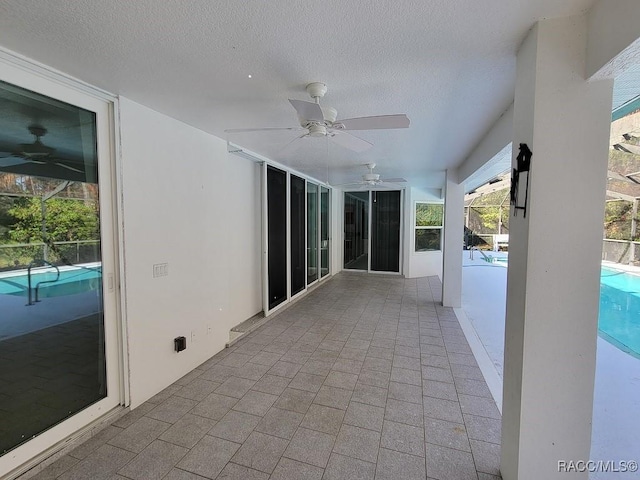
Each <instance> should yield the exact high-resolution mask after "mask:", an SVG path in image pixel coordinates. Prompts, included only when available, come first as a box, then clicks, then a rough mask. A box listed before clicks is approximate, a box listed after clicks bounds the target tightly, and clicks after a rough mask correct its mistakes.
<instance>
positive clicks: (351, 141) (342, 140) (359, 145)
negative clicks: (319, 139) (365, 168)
mask: <svg viewBox="0 0 640 480" xmlns="http://www.w3.org/2000/svg"><path fill="white" fill-rule="evenodd" d="M330 138H331V140H333V141H334V142H335V143H337V144H338V145H340V146H341V147H344V148H347V149H349V150H352V151H354V152H356V153H360V152H364V151H365V150H369V149H370V148H371V147H373V144H372V143H369V142H367V141H366V140H363V139H361V138H358V137H356V136H355V135H351V134H350V133H347V132H334V133H333V134H332V135H331V137H330Z"/></svg>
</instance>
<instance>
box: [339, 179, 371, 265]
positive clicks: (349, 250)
mask: <svg viewBox="0 0 640 480" xmlns="http://www.w3.org/2000/svg"><path fill="white" fill-rule="evenodd" d="M344 268H346V269H349V270H368V269H369V192H345V194H344Z"/></svg>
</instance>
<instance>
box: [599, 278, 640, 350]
mask: <svg viewBox="0 0 640 480" xmlns="http://www.w3.org/2000/svg"><path fill="white" fill-rule="evenodd" d="M598 329H599V330H600V333H601V334H602V337H603V338H605V339H606V340H609V341H610V342H611V343H613V344H614V345H616V346H617V347H618V348H620V349H621V350H624V351H625V352H627V353H630V354H632V355H634V356H640V276H638V275H633V274H630V273H627V272H622V271H620V270H615V269H612V268H608V267H602V271H601V273H600V315H599V318H598Z"/></svg>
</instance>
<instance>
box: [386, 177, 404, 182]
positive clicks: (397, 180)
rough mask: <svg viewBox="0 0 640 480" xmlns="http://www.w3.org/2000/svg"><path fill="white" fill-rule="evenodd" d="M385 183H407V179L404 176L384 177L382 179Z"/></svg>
mask: <svg viewBox="0 0 640 480" xmlns="http://www.w3.org/2000/svg"><path fill="white" fill-rule="evenodd" d="M380 181H381V182H384V183H406V182H407V181H406V180H405V179H404V178H400V177H398V178H383V179H381V180H380Z"/></svg>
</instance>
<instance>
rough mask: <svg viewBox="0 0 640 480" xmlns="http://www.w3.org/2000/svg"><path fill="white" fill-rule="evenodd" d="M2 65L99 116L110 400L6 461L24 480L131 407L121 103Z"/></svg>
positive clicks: (7, 76) (38, 71)
mask: <svg viewBox="0 0 640 480" xmlns="http://www.w3.org/2000/svg"><path fill="white" fill-rule="evenodd" d="M0 65H1V66H2V68H1V69H0V80H2V81H4V82H7V83H10V84H13V85H16V86H19V87H21V88H25V89H27V90H31V91H33V92H36V93H38V94H41V95H45V96H48V97H51V98H55V99H57V100H60V101H63V102H66V103H69V104H72V105H75V106H78V107H81V108H83V109H85V110H89V111H92V112H95V114H96V135H97V143H98V146H97V147H98V150H97V151H98V159H99V161H98V178H99V183H98V186H99V192H100V199H99V204H100V230H101V234H100V237H101V249H102V268H103V270H102V271H103V292H102V298H103V305H104V337H105V338H104V340H105V345H104V350H105V362H106V382H107V396H106V397H105V398H103V399H101V400H99V401H97V402H96V403H94V404H92V405H90V406H88V407H86V408H84V409H83V410H81V411H80V412H78V413H76V414H75V415H73V416H71V417H69V418H68V419H66V420H64V421H62V422H60V423H58V424H56V425H54V426H53V427H51V428H49V429H47V430H45V431H43V432H41V433H40V434H39V435H37V436H36V437H34V438H33V439H31V440H29V441H27V442H25V443H24V444H22V445H20V446H18V447H16V448H15V449H13V450H10V451H9V452H7V453H6V454H5V455H3V456H0V476H2V475H5V474H7V473H9V472H11V474H12V475H19V474H21V473H23V472H25V471H27V470H28V469H30V468H32V467H33V466H34V465H35V464H37V463H38V462H39V461H41V460H43V459H44V458H46V457H47V456H49V455H51V454H52V453H53V452H55V451H56V450H59V449H60V448H63V447H64V443H65V441H66V440H68V439H69V438H74V437H75V436H79V435H81V434H82V433H83V432H85V431H86V430H88V429H89V428H90V427H91V425H93V424H94V423H95V422H98V421H101V420H103V419H104V417H105V416H107V415H108V414H109V413H115V411H117V410H118V409H119V407H120V406H124V405H128V403H129V385H128V381H127V380H126V377H125V372H126V371H127V370H128V366H127V361H126V359H127V352H126V341H125V338H126V328H125V319H124V315H123V312H124V310H123V305H122V302H123V298H122V296H121V295H120V293H119V292H120V288H119V285H120V284H121V283H122V279H121V272H122V271H123V269H122V267H123V266H122V258H121V256H120V255H119V252H120V251H122V250H121V249H122V235H120V230H119V225H121V223H120V222H119V212H120V211H121V204H120V200H121V199H120V195H119V192H120V187H121V186H120V185H119V183H118V182H117V178H118V175H117V172H118V171H119V170H120V165H119V160H118V159H119V155H118V145H119V142H118V124H117V115H116V114H115V112H116V111H117V109H118V100H117V98H116V97H114V96H112V95H110V94H108V93H106V92H103V91H100V90H98V89H94V88H92V87H90V86H88V85H86V84H83V83H81V82H78V81H76V80H74V79H71V78H69V77H66V76H64V75H62V74H60V73H57V72H53V71H51V70H49V69H47V68H46V67H44V66H41V65H39V64H36V63H33V62H30V61H28V60H26V59H24V58H22V57H18V56H15V55H13V54H11V53H10V52H8V51H6V50H2V49H0Z"/></svg>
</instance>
